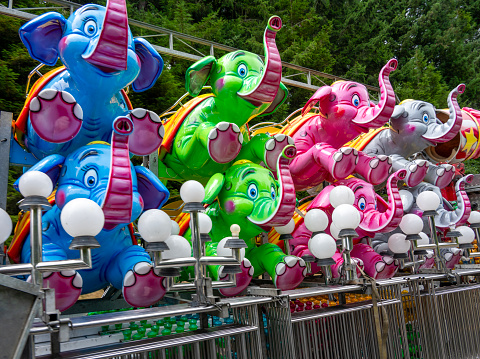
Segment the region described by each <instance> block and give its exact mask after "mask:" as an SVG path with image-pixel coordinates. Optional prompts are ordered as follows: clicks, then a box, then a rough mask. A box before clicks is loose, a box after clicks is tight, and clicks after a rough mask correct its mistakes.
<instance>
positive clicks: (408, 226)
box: [399, 213, 423, 234]
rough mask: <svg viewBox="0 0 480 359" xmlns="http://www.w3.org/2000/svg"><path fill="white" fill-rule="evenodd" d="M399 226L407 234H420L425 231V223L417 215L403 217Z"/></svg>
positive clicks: (410, 214) (411, 214)
mask: <svg viewBox="0 0 480 359" xmlns="http://www.w3.org/2000/svg"><path fill="white" fill-rule="evenodd" d="M399 226H400V229H401V230H402V232H403V233H405V234H418V233H420V232H421V231H422V229H423V221H422V219H421V218H420V217H419V216H417V215H416V214H413V213H409V214H406V215H404V216H403V218H402V221H401V222H400V225H399Z"/></svg>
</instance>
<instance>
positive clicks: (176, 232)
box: [171, 221, 180, 236]
mask: <svg viewBox="0 0 480 359" xmlns="http://www.w3.org/2000/svg"><path fill="white" fill-rule="evenodd" d="M171 225H172V228H171V233H172V236H177V235H179V234H180V226H179V225H178V223H177V222H175V221H172V222H171Z"/></svg>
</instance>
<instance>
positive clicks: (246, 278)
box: [218, 258, 254, 297]
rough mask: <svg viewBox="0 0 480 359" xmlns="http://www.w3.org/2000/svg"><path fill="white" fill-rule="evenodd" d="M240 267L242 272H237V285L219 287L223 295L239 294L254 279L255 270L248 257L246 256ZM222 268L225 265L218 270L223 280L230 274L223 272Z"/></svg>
mask: <svg viewBox="0 0 480 359" xmlns="http://www.w3.org/2000/svg"><path fill="white" fill-rule="evenodd" d="M240 268H241V269H242V272H241V273H237V274H235V277H236V280H237V286H236V287H232V288H221V289H219V292H220V293H222V295H224V296H225V297H233V296H235V295H239V294H240V293H241V292H243V291H244V290H245V288H247V287H248V285H249V284H250V282H251V281H252V278H253V270H254V268H253V266H252V263H250V261H249V260H248V259H247V258H244V259H243V261H242V264H241V265H240ZM222 269H223V266H222V267H220V269H219V271H218V277H219V279H220V280H223V281H225V280H228V274H223V273H222Z"/></svg>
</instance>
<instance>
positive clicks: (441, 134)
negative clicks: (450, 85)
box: [422, 84, 465, 144]
mask: <svg viewBox="0 0 480 359" xmlns="http://www.w3.org/2000/svg"><path fill="white" fill-rule="evenodd" d="M464 91H465V85H464V84H460V85H458V86H457V87H456V88H455V89H453V90H452V91H451V92H450V93H449V95H448V99H447V103H448V109H449V112H450V116H449V118H448V121H447V122H446V123H444V124H442V125H440V124H439V125H437V126H429V128H428V129H427V132H426V133H425V134H424V135H423V136H422V138H424V139H426V140H427V141H429V142H431V143H433V144H437V143H444V142H448V141H450V140H452V139H453V138H454V137H455V136H456V135H457V133H458V131H460V127H461V126H462V111H461V110H460V107H459V106H458V103H457V96H458V94H461V93H463V92H464Z"/></svg>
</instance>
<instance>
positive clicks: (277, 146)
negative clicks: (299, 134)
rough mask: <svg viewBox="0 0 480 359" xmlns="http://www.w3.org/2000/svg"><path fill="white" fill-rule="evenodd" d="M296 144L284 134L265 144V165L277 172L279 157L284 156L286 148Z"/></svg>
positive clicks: (275, 136)
mask: <svg viewBox="0 0 480 359" xmlns="http://www.w3.org/2000/svg"><path fill="white" fill-rule="evenodd" d="M294 144H295V141H294V140H293V139H292V138H291V137H290V136H286V135H283V134H278V135H274V136H273V137H272V138H270V139H269V140H268V141H267V142H266V143H265V158H264V163H265V164H266V165H267V167H268V168H270V170H272V171H273V172H275V171H276V170H277V160H278V156H280V155H281V154H282V151H283V149H284V148H285V147H287V146H288V145H294Z"/></svg>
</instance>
